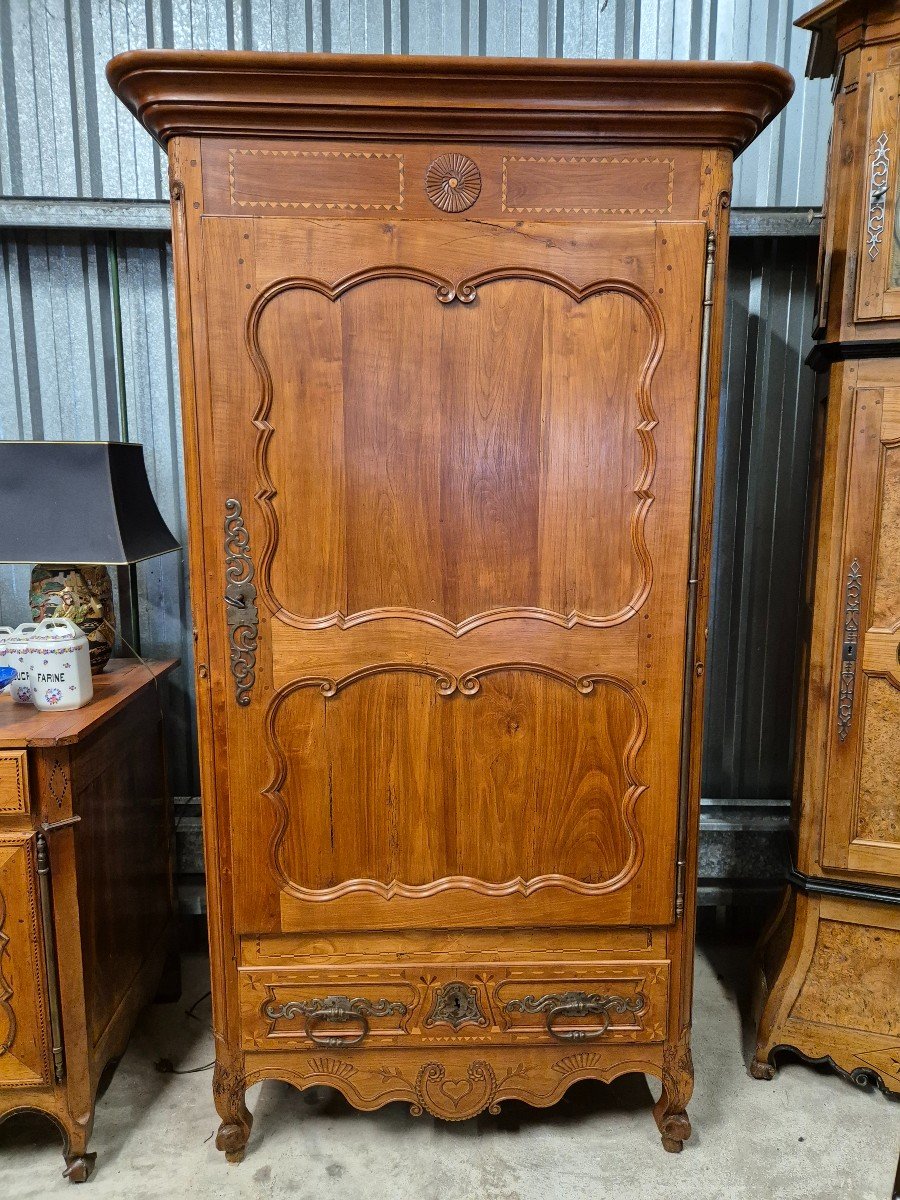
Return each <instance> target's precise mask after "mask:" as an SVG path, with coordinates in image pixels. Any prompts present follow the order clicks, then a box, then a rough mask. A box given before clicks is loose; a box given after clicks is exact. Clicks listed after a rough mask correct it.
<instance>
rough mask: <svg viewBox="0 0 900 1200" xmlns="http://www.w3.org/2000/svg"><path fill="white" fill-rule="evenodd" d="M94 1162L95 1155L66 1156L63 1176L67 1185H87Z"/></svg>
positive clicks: (95, 1159)
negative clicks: (66, 1180) (67, 1182)
mask: <svg viewBox="0 0 900 1200" xmlns="http://www.w3.org/2000/svg"><path fill="white" fill-rule="evenodd" d="M96 1162H97V1155H96V1154H67V1155H66V1169H65V1171H63V1176H64V1177H65V1178H66V1179H68V1181H69V1183H87V1181H88V1179H90V1177H91V1173H92V1172H93V1170H94V1165H95V1163H96Z"/></svg>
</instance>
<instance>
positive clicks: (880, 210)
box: [866, 133, 890, 262]
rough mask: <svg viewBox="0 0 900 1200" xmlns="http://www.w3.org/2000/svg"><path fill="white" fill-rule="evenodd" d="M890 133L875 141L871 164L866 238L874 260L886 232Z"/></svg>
mask: <svg viewBox="0 0 900 1200" xmlns="http://www.w3.org/2000/svg"><path fill="white" fill-rule="evenodd" d="M889 153H890V151H889V149H888V135H887V133H882V134H881V136H880V137H879V139H878V141H877V142H876V143H875V151H874V153H873V155H872V161H871V163H870V164H869V216H868V220H867V221H866V238H867V241H868V251H869V258H870V259H871V260H872V261H873V262H874V261H875V259H876V258H877V257H878V251H879V250H880V249H881V238H882V235H883V233H884V214H885V206H886V204H887V190H888V171H889V169H890V164H889V163H888V154H889Z"/></svg>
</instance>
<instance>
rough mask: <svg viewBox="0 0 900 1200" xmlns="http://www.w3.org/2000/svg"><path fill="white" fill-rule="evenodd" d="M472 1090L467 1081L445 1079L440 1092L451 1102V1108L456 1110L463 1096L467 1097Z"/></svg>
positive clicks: (469, 1082)
mask: <svg viewBox="0 0 900 1200" xmlns="http://www.w3.org/2000/svg"><path fill="white" fill-rule="evenodd" d="M471 1090H472V1084H471V1081H470V1080H467V1079H445V1080H444V1082H443V1084H442V1086H441V1091H442V1092H443V1093H444V1095H445V1096H448V1097H449V1098H450V1099H451V1100H452V1101H453V1107H454V1108H458V1107H459V1102H460V1100H462V1099H463V1098H464V1097H465V1096H468V1094H469V1092H471Z"/></svg>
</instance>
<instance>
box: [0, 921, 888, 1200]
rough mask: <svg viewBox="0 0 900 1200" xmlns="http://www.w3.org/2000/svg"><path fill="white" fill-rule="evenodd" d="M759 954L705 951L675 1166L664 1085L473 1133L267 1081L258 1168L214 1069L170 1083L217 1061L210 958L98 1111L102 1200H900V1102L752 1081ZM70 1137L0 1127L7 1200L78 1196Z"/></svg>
mask: <svg viewBox="0 0 900 1200" xmlns="http://www.w3.org/2000/svg"><path fill="white" fill-rule="evenodd" d="M748 957H749V949H748V948H747V947H735V946H733V945H732V946H730V947H727V946H726V945H725V944H724V943H722V942H719V943H715V942H713V943H706V944H704V945H702V946H701V949H700V951H699V952H698V962H697V968H698V971H697V995H696V1005H695V1018H694V1062H695V1067H696V1072H697V1081H696V1089H695V1092H694V1099H693V1102H692V1104H691V1105H690V1108H689V1111H690V1116H691V1120H692V1121H693V1125H694V1136H693V1137H692V1138H691V1140H690V1141H689V1142H688V1143H687V1144H686V1146H685V1149H684V1152H683V1153H682V1154H681V1155H671V1154H666V1153H665V1152H664V1151H663V1149H662V1147H661V1145H660V1142H659V1137H658V1136H657V1131H656V1126H655V1124H654V1122H653V1118H652V1116H651V1114H650V1108H651V1104H652V1097H651V1089H652V1092H653V1094H654V1095H655V1094H656V1085H655V1084H654V1083H651V1084H650V1085H649V1087H648V1085H647V1084H646V1083H645V1082H644V1080H643V1078H642V1077H639V1076H630V1077H626V1078H623V1079H620V1080H617V1081H616V1082H615V1083H614V1084H612V1085H611V1086H609V1087H604V1086H603V1085H602V1084H594V1083H582V1084H577V1085H576V1086H575V1087H573V1088H572V1089H571V1090H570V1091H569V1093H568V1094H567V1095H566V1097H565V1098H564V1099H563V1100H562V1101H561V1102H560V1104H558V1105H557V1106H556V1107H555V1108H551V1109H529V1108H527V1107H526V1106H525V1105H522V1104H518V1103H512V1104H508V1105H504V1111H503V1112H502V1114H501V1115H500V1116H498V1117H490V1116H487V1115H486V1114H485V1115H483V1116H481V1117H479V1118H477V1119H475V1120H472V1121H466V1122H462V1123H460V1124H458V1125H457V1124H446V1123H442V1122H437V1121H434V1120H432V1119H431V1118H430V1117H428V1116H427V1115H426V1116H424V1117H420V1118H419V1119H418V1120H416V1119H414V1118H412V1117H410V1115H409V1110H408V1108H406V1107H405V1106H403V1105H399V1104H393V1105H389V1106H388V1107H387V1108H384V1109H381V1110H380V1111H378V1112H375V1113H368V1114H366V1113H356V1112H354V1111H353V1110H352V1109H351V1108H350V1107H349V1105H347V1104H346V1103H345V1102H344V1100H343V1099H342V1098H341V1097H340V1096H338V1095H336V1094H335V1093H332V1092H330V1091H327V1090H326V1089H318V1090H317V1091H316V1092H314V1093H307V1094H306V1096H304V1095H301V1094H300V1093H298V1092H296V1091H295V1090H294V1089H292V1088H290V1087H289V1086H287V1085H283V1084H279V1083H274V1082H267V1083H264V1084H262V1085H261V1086H259V1087H257V1088H255V1089H254V1090H253V1091H252V1092H251V1093H250V1097H249V1105H250V1108H251V1109H253V1110H254V1113H255V1116H256V1124H255V1127H254V1130H253V1135H252V1138H251V1141H250V1145H249V1147H248V1151H247V1157H246V1159H245V1161H244V1162H243V1163H242V1164H240V1165H238V1166H229V1165H227V1164H226V1163H225V1161H224V1158H223V1156H222V1155H220V1154H219V1153H218V1152H217V1151H216V1150H215V1149H214V1146H213V1137H214V1133H215V1129H216V1125H217V1120H216V1115H215V1111H214V1109H213V1105H212V1099H211V1096H210V1083H211V1072H210V1071H201V1072H199V1073H196V1074H186V1075H171V1074H170V1075H164V1074H160V1073H158V1072H157V1071H156V1070H155V1069H154V1063H155V1062H156V1060H158V1059H159V1058H162V1057H168V1058H170V1059H172V1060H173V1062H174V1063H175V1064H176V1066H178V1067H181V1068H185V1067H193V1066H199V1065H202V1064H204V1063H207V1062H209V1060H210V1058H211V1057H212V1049H211V1043H212V1039H211V1036H210V1033H209V1029H208V1020H209V1002H208V1000H205V1001H203V1002H202V1003H200V1004H199V1005H197V1008H196V1010H195V1016H194V1017H188V1016H187V1015H186V1009H187V1008H188V1006H189V1005H190V1004H191V1003H192V1002H193V1001H194V1000H196V999H197V997H199V996H202V994H203V993H204V991H205V990H206V988H207V986H208V981H207V974H206V971H207V967H206V963H205V961H204V960H203V959H202V958H201V957H199V956H194V957H192V958H189V959H188V960H187V962H186V969H185V988H184V994H183V997H182V1000H181V1002H180V1003H179V1004H176V1005H172V1004H169V1005H157V1006H155V1007H154V1008H152V1009H150V1010H149V1011H148V1012H147V1013H146V1014H145V1015H144V1017H143V1018H142V1020H141V1022H140V1024H139V1026H138V1029H137V1031H136V1033H135V1036H134V1037H133V1039H132V1042H131V1045H130V1047H129V1049H128V1052H127V1054H126V1055H125V1057H124V1059H123V1060H122V1062H121V1064H120V1066H119V1068H118V1070H117V1071H116V1073H115V1075H114V1076H113V1078H112V1081H111V1083H110V1084H109V1087H108V1089H107V1090H106V1092H105V1094H104V1095H103V1097H102V1098H101V1100H100V1102H99V1104H98V1106H97V1119H96V1123H95V1126H94V1137H93V1142H92V1149H93V1150H96V1151H97V1155H98V1160H97V1169H96V1171H95V1173H94V1176H93V1177H92V1179H91V1180H90V1182H89V1183H88V1184H86V1185H84V1186H85V1187H86V1189H89V1190H86V1191H85V1192H84V1195H85V1196H86V1197H90V1200H106V1198H108V1197H115V1198H116V1200H126V1198H127V1200H150V1198H155V1197H166V1200H170V1198H172V1197H179V1198H180V1197H185V1198H187V1197H204V1198H205V1197H210V1198H212V1197H216V1198H217V1200H218V1198H219V1197H230V1196H233V1197H266V1198H272V1197H291V1198H292V1200H307V1198H309V1200H313V1198H314V1200H344V1198H345V1197H346V1198H348V1200H350V1198H352V1200H532V1198H534V1200H557V1198H559V1200H579V1198H580V1197H591V1200H632V1198H633V1200H676V1198H677V1197H681V1196H683V1197H690V1198H691V1200H760V1198H763V1200H839V1198H840V1200H888V1197H889V1196H890V1193H891V1184H892V1182H893V1179H894V1171H895V1168H896V1163H897V1153H898V1148H900V1144H898V1143H900V1105H897V1104H894V1103H891V1102H890V1101H888V1100H886V1099H885V1098H884V1097H883V1096H881V1095H880V1094H877V1093H865V1092H862V1091H860V1090H858V1089H856V1088H854V1087H853V1086H852V1085H850V1084H848V1083H846V1082H844V1081H843V1080H842V1079H839V1078H837V1077H836V1076H834V1075H833V1074H830V1073H828V1072H826V1071H824V1070H823V1069H819V1068H813V1067H809V1066H806V1065H803V1064H800V1063H797V1062H789V1063H787V1064H786V1065H785V1066H783V1067H782V1070H781V1071H780V1072H779V1074H778V1076H777V1077H776V1079H775V1080H774V1082H772V1083H764V1082H758V1081H755V1080H752V1079H750V1078H749V1076H748V1075H747V1074H746V1071H745V1069H744V1061H745V1057H746V1052H747V1047H748V1045H749V1038H750V1036H751V1031H750V1030H749V1029H748V1028H747V1025H746V1022H743V1023H742V1009H744V1007H745V1006H744V1002H743V991H744V988H745V985H746V973H747V964H748ZM61 1170H62V1156H61V1154H60V1145H59V1141H58V1138H57V1135H56V1133H55V1131H54V1130H53V1129H52V1127H51V1126H50V1125H49V1124H48V1123H45V1122H42V1121H40V1120H39V1119H38V1118H35V1117H32V1116H30V1115H20V1116H18V1117H14V1118H11V1119H10V1120H8V1121H7V1122H6V1123H5V1124H4V1125H0V1197H3V1200H19V1198H21V1197H38V1196H39V1197H42V1198H43V1197H53V1196H69V1197H70V1198H71V1196H72V1191H71V1188H72V1185H71V1184H69V1183H67V1182H66V1181H64V1180H62V1179H61V1178H60V1173H61Z"/></svg>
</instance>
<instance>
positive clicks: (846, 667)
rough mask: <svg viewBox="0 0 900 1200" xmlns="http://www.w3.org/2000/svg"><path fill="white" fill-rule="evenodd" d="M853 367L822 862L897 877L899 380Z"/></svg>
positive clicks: (875, 367)
mask: <svg viewBox="0 0 900 1200" xmlns="http://www.w3.org/2000/svg"><path fill="white" fill-rule="evenodd" d="M859 373H860V378H859V380H858V386H856V387H855V388H854V389H853V396H854V401H855V412H854V419H853V425H852V431H851V443H850V470H849V477H848V481H847V496H848V505H847V518H846V527H845V532H844V546H843V562H842V569H843V572H844V574H843V578H842V580H841V591H840V598H839V602H838V608H837V611H838V629H837V631H836V639H835V641H836V646H835V650H834V655H835V665H834V674H833V686H832V696H833V703H832V708H831V711H832V712H833V714H834V720H833V723H832V728H831V737H830V747H829V756H828V769H827V774H826V807H825V838H824V854H823V863H824V865H825V866H827V867H834V868H838V869H843V870H852V871H864V872H868V873H869V874H875V875H887V876H894V877H895V878H898V879H900V785H898V780H900V387H896V386H885V385H886V384H892V382H893V380H894V379H895V377H896V372H895V364H894V362H893V360H886V361H884V362H872V363H862V364H860V367H859Z"/></svg>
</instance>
